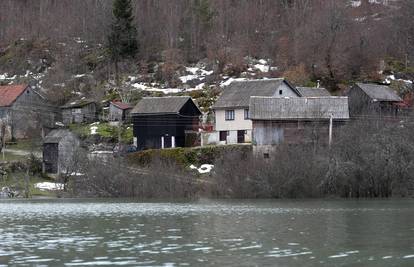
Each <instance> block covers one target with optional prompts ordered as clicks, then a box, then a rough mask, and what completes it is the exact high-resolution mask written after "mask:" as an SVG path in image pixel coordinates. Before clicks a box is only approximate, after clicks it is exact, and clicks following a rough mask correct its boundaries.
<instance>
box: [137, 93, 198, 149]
mask: <svg viewBox="0 0 414 267" xmlns="http://www.w3.org/2000/svg"><path fill="white" fill-rule="evenodd" d="M201 115H202V113H201V111H200V109H199V108H198V106H197V105H196V104H195V103H194V101H193V100H192V99H191V97H189V96H171V97H145V98H143V99H142V100H141V101H140V102H139V103H138V104H137V105H136V106H135V107H134V108H133V110H132V111H131V116H132V123H133V126H134V145H135V146H136V147H137V148H138V150H144V149H163V148H174V147H185V146H191V144H190V142H189V141H190V139H191V138H190V135H191V133H192V134H194V133H197V132H198V128H199V124H200V116H201Z"/></svg>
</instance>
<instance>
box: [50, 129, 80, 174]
mask: <svg viewBox="0 0 414 267" xmlns="http://www.w3.org/2000/svg"><path fill="white" fill-rule="evenodd" d="M79 147H80V141H79V138H78V137H77V136H76V135H75V134H74V133H72V132H71V131H70V130H68V129H55V130H52V131H51V132H50V133H49V134H48V135H47V136H46V137H45V138H44V141H43V173H46V174H55V175H56V174H57V175H59V174H62V173H65V172H71V171H73V167H74V165H75V162H76V159H77V156H79V155H77V153H78V151H79Z"/></svg>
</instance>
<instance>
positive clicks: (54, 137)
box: [43, 129, 74, 144]
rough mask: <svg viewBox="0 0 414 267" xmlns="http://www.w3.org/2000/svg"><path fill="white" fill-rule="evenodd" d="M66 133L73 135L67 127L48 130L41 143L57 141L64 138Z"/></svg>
mask: <svg viewBox="0 0 414 267" xmlns="http://www.w3.org/2000/svg"><path fill="white" fill-rule="evenodd" d="M67 135H74V134H73V133H72V132H71V131H70V130H68V129H55V130H52V131H50V133H49V134H48V135H46V137H45V139H44V140H43V143H47V144H51V143H59V142H60V140H62V138H64V137H65V136H67Z"/></svg>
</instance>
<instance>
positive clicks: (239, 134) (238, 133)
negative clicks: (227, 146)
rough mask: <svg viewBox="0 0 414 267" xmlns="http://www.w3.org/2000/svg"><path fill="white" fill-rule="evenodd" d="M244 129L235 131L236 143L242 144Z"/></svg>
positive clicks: (243, 141)
mask: <svg viewBox="0 0 414 267" xmlns="http://www.w3.org/2000/svg"><path fill="white" fill-rule="evenodd" d="M245 133H246V131H244V130H243V131H237V143H239V144H243V143H245V139H244V135H245Z"/></svg>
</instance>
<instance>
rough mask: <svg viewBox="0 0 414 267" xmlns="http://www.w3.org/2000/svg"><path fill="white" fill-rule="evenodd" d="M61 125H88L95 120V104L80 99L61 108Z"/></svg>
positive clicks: (91, 101)
mask: <svg viewBox="0 0 414 267" xmlns="http://www.w3.org/2000/svg"><path fill="white" fill-rule="evenodd" d="M61 109H62V117H63V123H64V124H65V125H69V124H72V123H90V122H94V121H96V120H97V104H96V102H95V101H93V100H88V99H84V98H83V99H80V100H74V101H70V102H68V103H67V104H66V105H64V106H62V107H61Z"/></svg>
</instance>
